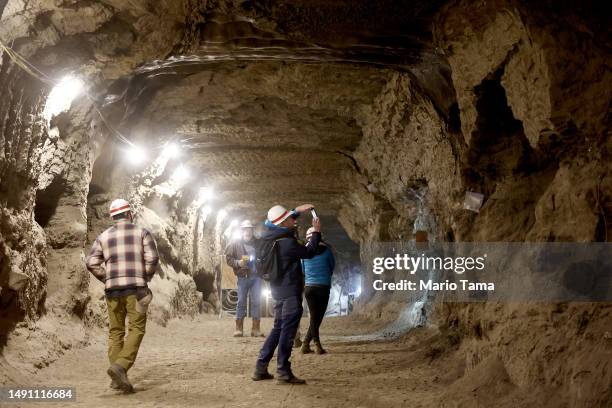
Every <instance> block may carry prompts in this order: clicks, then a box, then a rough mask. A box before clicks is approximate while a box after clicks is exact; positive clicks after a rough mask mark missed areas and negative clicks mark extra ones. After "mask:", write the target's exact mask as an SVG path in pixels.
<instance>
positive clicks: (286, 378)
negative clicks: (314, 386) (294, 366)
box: [276, 374, 306, 385]
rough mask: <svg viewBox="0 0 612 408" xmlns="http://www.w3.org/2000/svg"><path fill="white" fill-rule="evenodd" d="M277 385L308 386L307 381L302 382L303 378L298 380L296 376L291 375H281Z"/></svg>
mask: <svg viewBox="0 0 612 408" xmlns="http://www.w3.org/2000/svg"><path fill="white" fill-rule="evenodd" d="M276 383H277V384H279V385H286V384H295V385H302V384H306V380H302V379H301V378H297V377H296V376H295V375H293V374H290V375H280V376H279V377H278V379H277V380H276Z"/></svg>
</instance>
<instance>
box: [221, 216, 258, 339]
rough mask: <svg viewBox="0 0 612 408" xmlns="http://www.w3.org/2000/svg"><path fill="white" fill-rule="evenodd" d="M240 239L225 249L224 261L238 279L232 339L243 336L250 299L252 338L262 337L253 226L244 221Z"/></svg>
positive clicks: (249, 222) (241, 225) (241, 226)
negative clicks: (234, 325)
mask: <svg viewBox="0 0 612 408" xmlns="http://www.w3.org/2000/svg"><path fill="white" fill-rule="evenodd" d="M240 228H241V230H242V236H241V239H238V240H233V241H232V242H230V243H229V245H228V246H227V248H226V249H225V260H226V262H227V264H228V265H229V266H231V267H232V269H233V270H234V274H235V275H236V277H237V278H238V305H237V306H236V329H235V331H234V337H242V336H243V335H244V318H245V317H246V311H247V301H248V299H249V297H250V299H251V317H252V318H253V327H252V328H251V336H252V337H264V335H263V334H262V333H261V329H260V322H261V320H260V318H261V317H260V316H261V309H260V301H261V278H260V277H259V276H258V275H257V271H256V270H255V247H256V240H255V238H254V236H253V224H251V221H249V220H245V221H243V222H242V223H241V224H240Z"/></svg>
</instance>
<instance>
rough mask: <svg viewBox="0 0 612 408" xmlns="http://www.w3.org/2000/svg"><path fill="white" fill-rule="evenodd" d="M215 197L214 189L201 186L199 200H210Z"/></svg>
mask: <svg viewBox="0 0 612 408" xmlns="http://www.w3.org/2000/svg"><path fill="white" fill-rule="evenodd" d="M213 198H215V190H214V189H213V188H212V187H202V188H201V189H200V196H199V199H200V202H205V201H210V200H212V199H213Z"/></svg>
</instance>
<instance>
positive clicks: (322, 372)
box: [7, 315, 463, 408]
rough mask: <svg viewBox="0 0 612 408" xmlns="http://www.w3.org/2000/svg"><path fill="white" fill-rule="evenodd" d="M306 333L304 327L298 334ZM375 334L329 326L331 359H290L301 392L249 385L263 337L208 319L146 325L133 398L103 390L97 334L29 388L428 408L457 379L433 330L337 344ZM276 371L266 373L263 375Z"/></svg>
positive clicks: (169, 398) (217, 402) (219, 402)
mask: <svg viewBox="0 0 612 408" xmlns="http://www.w3.org/2000/svg"><path fill="white" fill-rule="evenodd" d="M271 323H272V321H271V319H264V321H263V327H264V329H265V330H268V329H269V327H270V325H271ZM249 324H250V322H249ZM306 326H307V324H306V322H305V321H304V322H303V324H302V327H306ZM375 328H376V327H375V325H372V324H366V323H360V322H355V321H347V318H329V319H327V321H326V322H325V323H324V328H323V331H322V336H323V339H324V345H325V346H326V347H327V349H328V351H329V354H327V355H323V356H318V355H314V354H309V355H302V354H301V353H299V352H296V353H294V356H293V357H292V362H293V369H294V372H295V373H296V374H297V375H298V376H301V377H303V378H305V379H306V380H307V381H308V384H307V385H305V386H287V385H276V383H275V381H274V380H273V381H262V382H253V381H252V380H251V379H250V376H251V373H252V371H253V367H254V363H255V358H256V356H257V352H258V350H259V348H260V346H261V344H262V342H263V338H261V339H257V338H250V337H245V338H238V339H236V338H233V337H231V334H232V330H233V321H231V320H230V319H229V318H227V319H222V320H219V319H218V318H216V317H214V316H206V315H203V316H201V317H198V318H197V319H195V320H173V321H171V322H170V323H169V324H168V326H167V327H165V328H164V327H160V326H157V325H155V324H150V325H149V327H148V332H147V334H146V336H145V338H144V341H143V344H142V347H141V352H140V354H139V356H138V360H137V361H136V364H135V366H134V367H133V368H132V370H130V372H129V377H130V379H131V381H132V383H133V384H134V386H135V389H136V392H135V393H134V394H129V395H126V394H121V393H118V392H116V391H112V390H110V389H109V387H108V386H109V382H110V381H109V378H108V377H107V375H106V368H107V360H106V352H105V350H106V337H105V332H103V331H99V336H98V337H97V338H96V339H95V340H94V342H93V343H92V344H91V345H90V346H88V347H86V348H84V349H79V350H72V351H70V352H69V353H68V354H66V355H65V356H63V357H61V358H60V359H59V360H58V361H57V362H55V363H53V364H51V365H50V366H49V367H47V368H45V369H43V370H41V371H40V372H39V373H38V374H37V375H36V377H35V378H34V379H33V383H38V384H39V385H45V386H72V387H76V393H77V403H75V404H72V405H69V404H63V403H62V404H61V406H80V407H111V406H114V407H139V408H141V407H252V406H259V407H289V406H291V407H342V406H347V407H355V408H357V407H400V406H402V407H405V406H410V407H433V406H438V404H437V403H436V400H438V398H439V397H440V393H441V392H442V390H443V389H444V387H445V385H448V384H449V383H451V382H453V381H454V380H456V379H457V378H458V377H459V376H460V375H461V373H462V371H463V368H462V367H461V364H460V363H459V362H457V361H454V360H452V358H451V357H444V356H442V357H438V358H435V357H432V348H431V345H432V344H433V343H435V341H434V338H435V337H436V334H435V332H433V331H432V330H422V331H417V332H416V333H412V334H409V335H408V336H405V337H404V338H402V339H399V340H396V341H393V342H369V343H365V342H361V343H359V342H346V341H343V337H342V336H343V335H347V334H360V333H367V332H368V331H371V330H374V329H375ZM325 338H327V339H328V341H327V342H325ZM296 351H297V350H296ZM434 354H435V353H434ZM273 363H275V360H273ZM274 369H275V364H271V372H274ZM27 405H28V406H32V405H31V404H27ZM41 405H42V404H36V406H41ZM45 405H47V404H45ZM7 406H8V405H7ZM12 406H15V405H12ZM22 406H25V404H24V405H22ZM54 406H58V405H57V404H54Z"/></svg>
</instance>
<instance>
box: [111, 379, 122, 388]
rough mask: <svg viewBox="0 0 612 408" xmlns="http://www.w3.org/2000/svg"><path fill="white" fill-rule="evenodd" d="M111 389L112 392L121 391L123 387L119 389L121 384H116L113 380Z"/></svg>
mask: <svg viewBox="0 0 612 408" xmlns="http://www.w3.org/2000/svg"><path fill="white" fill-rule="evenodd" d="M110 389H111V390H120V389H121V387H119V384H117V383H116V382H115V380H112V381H111V383H110Z"/></svg>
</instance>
